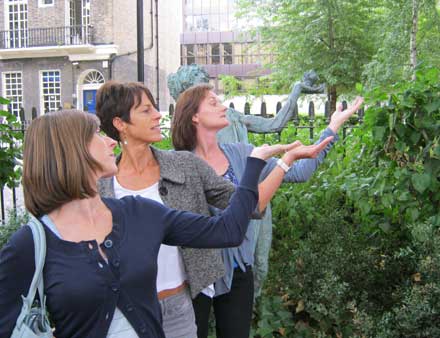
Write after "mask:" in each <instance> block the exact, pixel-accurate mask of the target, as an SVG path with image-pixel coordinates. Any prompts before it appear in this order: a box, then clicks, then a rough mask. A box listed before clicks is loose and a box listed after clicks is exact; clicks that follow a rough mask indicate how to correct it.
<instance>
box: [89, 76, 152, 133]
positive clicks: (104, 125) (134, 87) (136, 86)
mask: <svg viewBox="0 0 440 338" xmlns="http://www.w3.org/2000/svg"><path fill="white" fill-rule="evenodd" d="M143 93H145V95H147V97H148V99H149V100H150V101H151V104H152V105H153V106H155V107H156V103H155V102H154V98H153V95H152V94H151V92H150V90H149V89H148V88H147V87H145V86H144V85H143V84H142V83H138V82H129V83H122V82H118V81H108V82H106V83H105V84H104V85H102V86H101V88H99V90H98V92H97V93H96V115H97V116H98V117H99V119H100V121H101V130H102V131H103V132H105V133H106V134H107V135H108V136H109V137H111V138H112V139H114V140H117V141H120V140H121V139H120V137H119V132H118V130H117V129H116V128H115V127H114V126H113V119H114V118H115V117H119V118H120V119H121V120H123V121H125V122H128V123H130V110H131V109H132V108H137V107H138V106H139V105H140V104H141V100H142V94H143Z"/></svg>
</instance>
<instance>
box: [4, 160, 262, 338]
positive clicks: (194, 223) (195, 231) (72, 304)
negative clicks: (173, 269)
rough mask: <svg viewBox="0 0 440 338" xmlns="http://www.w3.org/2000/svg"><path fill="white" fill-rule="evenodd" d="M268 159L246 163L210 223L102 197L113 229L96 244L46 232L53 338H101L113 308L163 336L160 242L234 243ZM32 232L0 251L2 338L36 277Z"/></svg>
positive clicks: (143, 330) (142, 331)
mask: <svg viewBox="0 0 440 338" xmlns="http://www.w3.org/2000/svg"><path fill="white" fill-rule="evenodd" d="M264 165H265V161H262V160H259V159H255V158H249V159H248V161H247V168H246V172H245V175H244V176H243V180H242V181H241V183H240V186H239V188H238V189H237V190H236V192H235V193H234V194H233V196H232V198H231V201H230V205H229V206H228V208H226V209H225V211H224V212H223V213H222V214H220V215H218V216H214V217H211V218H210V217H207V216H201V215H196V214H193V213H190V212H185V211H177V210H174V209H169V208H167V207H166V206H164V205H162V204H159V203H156V202H154V201H152V200H148V199H144V198H141V197H126V198H123V199H120V200H116V199H110V198H108V199H107V198H103V201H104V203H105V204H106V205H107V207H108V208H109V209H110V210H111V212H112V216H113V228H112V231H111V232H110V234H109V235H107V237H106V238H105V240H104V242H103V243H101V244H99V246H100V248H101V249H102V250H103V251H104V252H105V254H106V255H107V258H108V264H105V262H104V260H103V258H102V256H101V255H100V254H99V251H98V243H97V242H96V241H94V240H93V241H82V242H79V243H74V242H69V241H64V240H62V239H60V238H58V237H57V236H56V235H55V234H53V233H52V232H51V231H50V230H49V229H48V228H46V227H45V232H46V237H47V255H46V263H45V267H44V282H45V294H46V296H47V308H48V311H49V314H50V317H51V320H52V321H53V322H54V323H55V332H54V335H55V336H56V337H57V338H68V337H69V338H87V337H90V338H104V337H105V336H106V335H107V331H108V328H109V325H110V323H111V321H112V318H113V313H114V311H115V308H116V306H117V307H118V308H119V309H120V310H121V312H122V313H123V314H124V315H125V317H126V318H127V319H128V321H129V322H130V324H131V325H132V326H133V328H134V330H135V331H136V333H137V334H138V336H139V337H148V338H156V337H157V338H164V337H165V335H164V333H163V330H162V327H161V314H160V313H161V312H160V307H159V303H158V300H157V291H156V275H157V254H158V251H159V246H160V244H161V243H164V244H168V245H181V246H188V247H199V248H207V247H227V246H237V245H239V244H240V243H241V242H242V240H243V237H244V235H245V233H246V229H247V225H248V223H249V220H250V216H251V214H252V212H253V210H254V209H255V207H256V205H257V200H258V190H257V184H258V177H259V175H260V173H261V170H262V168H263V167H264ZM34 269H35V264H34V245H33V240H32V233H31V231H30V229H29V227H27V226H26V227H22V228H20V229H19V230H18V231H17V232H16V233H15V234H14V235H13V236H12V237H11V239H10V241H9V242H8V244H7V245H6V246H5V247H4V248H3V249H2V251H0V337H2V338H3V337H5V338H7V337H10V335H11V332H12V330H13V327H14V325H15V321H16V320H17V317H18V314H19V312H20V309H21V306H22V302H21V295H23V294H27V291H28V288H29V286H30V282H31V279H32V276H33V273H34Z"/></svg>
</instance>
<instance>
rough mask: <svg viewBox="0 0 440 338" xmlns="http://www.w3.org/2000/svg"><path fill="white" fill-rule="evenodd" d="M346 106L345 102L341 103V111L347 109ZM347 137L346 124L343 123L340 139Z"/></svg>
mask: <svg viewBox="0 0 440 338" xmlns="http://www.w3.org/2000/svg"><path fill="white" fill-rule="evenodd" d="M347 107H348V105H347V101H345V100H344V101H342V110H345V109H347ZM346 136H347V127H346V124H345V123H344V125H343V126H342V139H343V140H345V137H346Z"/></svg>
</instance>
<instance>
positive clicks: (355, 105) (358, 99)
mask: <svg viewBox="0 0 440 338" xmlns="http://www.w3.org/2000/svg"><path fill="white" fill-rule="evenodd" d="M362 103H364V98H363V97H362V96H357V97H356V98H355V99H354V101H353V102H352V103H351V106H350V110H352V111H357V110H358V109H359V108H360V107H361V105H362Z"/></svg>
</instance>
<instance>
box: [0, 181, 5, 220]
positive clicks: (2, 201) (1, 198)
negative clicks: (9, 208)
mask: <svg viewBox="0 0 440 338" xmlns="http://www.w3.org/2000/svg"><path fill="white" fill-rule="evenodd" d="M4 187H5V186H4V185H2V186H1V187H0V204H1V210H2V222H3V223H4V222H5V198H4V196H3V189H4Z"/></svg>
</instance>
